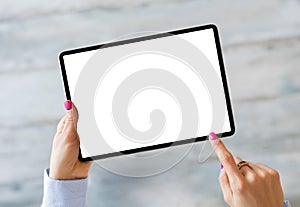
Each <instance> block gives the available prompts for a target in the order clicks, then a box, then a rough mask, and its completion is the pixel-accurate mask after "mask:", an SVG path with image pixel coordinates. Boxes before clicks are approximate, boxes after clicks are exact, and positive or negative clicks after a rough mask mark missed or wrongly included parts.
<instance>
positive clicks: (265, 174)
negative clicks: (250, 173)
mask: <svg viewBox="0 0 300 207" xmlns="http://www.w3.org/2000/svg"><path fill="white" fill-rule="evenodd" d="M260 177H261V178H262V179H263V180H264V179H266V178H268V177H269V176H268V173H266V172H261V173H260Z"/></svg>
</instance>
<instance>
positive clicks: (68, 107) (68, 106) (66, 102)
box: [64, 100, 72, 110]
mask: <svg viewBox="0 0 300 207" xmlns="http://www.w3.org/2000/svg"><path fill="white" fill-rule="evenodd" d="M64 104H65V108H66V109H67V110H71V109H72V102H71V101H70V100H66V101H65V103H64Z"/></svg>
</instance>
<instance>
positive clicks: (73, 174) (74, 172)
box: [49, 101, 92, 180]
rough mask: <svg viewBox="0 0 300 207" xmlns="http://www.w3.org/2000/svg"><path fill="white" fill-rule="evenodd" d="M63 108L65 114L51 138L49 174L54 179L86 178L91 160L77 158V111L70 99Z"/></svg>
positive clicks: (78, 143)
mask: <svg viewBox="0 0 300 207" xmlns="http://www.w3.org/2000/svg"><path fill="white" fill-rule="evenodd" d="M65 108H66V109H67V112H66V115H65V116H64V117H63V118H62V119H61V120H60V122H59V124H58V126H57V132H56V135H55V137H54V140H53V146H52V153H51V160H50V173H49V176H50V177H51V178H52V179H55V180H74V179H82V178H86V177H87V176H88V172H89V169H90V167H91V164H92V162H81V161H79V160H78V155H79V145H80V142H79V137H78V134H77V131H76V127H77V121H78V113H77V110H76V108H75V107H74V105H73V104H72V103H71V101H66V102H65Z"/></svg>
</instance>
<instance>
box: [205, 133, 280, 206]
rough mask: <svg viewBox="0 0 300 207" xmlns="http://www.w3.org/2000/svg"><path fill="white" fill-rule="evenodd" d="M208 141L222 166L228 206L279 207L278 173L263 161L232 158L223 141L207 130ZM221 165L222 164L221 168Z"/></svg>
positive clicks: (222, 179)
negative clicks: (243, 162)
mask: <svg viewBox="0 0 300 207" xmlns="http://www.w3.org/2000/svg"><path fill="white" fill-rule="evenodd" d="M210 142H211V145H212V147H213V148H214V150H215V153H216V154H217V156H218V158H219V160H220V162H221V163H222V165H221V168H222V169H221V172H220V175H219V182H220V185H221V188H222V191H223V196H224V200H225V202H226V203H227V204H228V205H230V206H231V207H282V206H283V202H284V196H283V191H282V187H281V184H280V176H279V173H278V172H277V171H276V170H274V169H272V168H270V167H268V166H266V165H263V164H254V163H251V162H247V163H248V164H247V165H244V166H243V167H241V168H240V169H239V168H238V167H237V163H239V162H241V161H242V160H241V159H240V158H239V157H233V156H232V154H231V153H230V152H229V151H228V150H227V149H226V147H225V145H224V144H223V142H222V141H221V140H220V139H219V138H218V137H217V136H216V135H215V133H213V132H212V133H210ZM223 166H224V167H223Z"/></svg>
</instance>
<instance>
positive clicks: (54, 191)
mask: <svg viewBox="0 0 300 207" xmlns="http://www.w3.org/2000/svg"><path fill="white" fill-rule="evenodd" d="M87 183H88V181H87V178H86V179H79V180H54V179H51V178H50V177H49V169H46V170H45V172H44V197H43V203H42V207H71V206H72V207H84V206H85V205H86V192H87Z"/></svg>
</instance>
